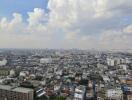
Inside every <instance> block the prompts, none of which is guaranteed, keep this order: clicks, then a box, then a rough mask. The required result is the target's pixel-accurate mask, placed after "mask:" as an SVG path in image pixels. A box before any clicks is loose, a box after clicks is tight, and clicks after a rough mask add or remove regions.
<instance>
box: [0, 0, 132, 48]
mask: <svg viewBox="0 0 132 100" xmlns="http://www.w3.org/2000/svg"><path fill="white" fill-rule="evenodd" d="M48 9H49V13H46V12H45V10H44V9H41V8H34V10H33V11H32V12H27V15H28V18H27V22H24V21H23V17H22V15H21V14H18V13H14V14H13V19H11V20H8V19H7V18H6V17H4V18H2V19H1V20H0V28H1V30H0V46H1V47H9V46H10V47H37V48H38V47H39V48H47V47H49V48H50V47H51V48H62V47H63V48H85V49H86V48H87V49H89V48H99V49H114V48H115V49H128V48H129V49H130V48H131V49H132V46H131V45H130V44H131V43H132V40H131V39H132V34H131V33H132V25H130V24H129V23H128V24H127V25H125V26H124V23H123V24H121V20H122V19H123V18H125V17H126V16H129V15H130V13H131V9H132V2H131V0H116V1H115V0H49V2H48ZM128 18H129V19H128V20H132V19H130V17H128ZM120 44H122V45H120Z"/></svg>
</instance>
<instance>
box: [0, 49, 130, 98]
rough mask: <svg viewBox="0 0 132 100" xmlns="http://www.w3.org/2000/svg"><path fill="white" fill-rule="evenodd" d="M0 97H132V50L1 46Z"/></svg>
mask: <svg viewBox="0 0 132 100" xmlns="http://www.w3.org/2000/svg"><path fill="white" fill-rule="evenodd" d="M0 100H132V53H127V52H115V51H96V50H89V51H88V50H77V49H71V50H52V49H51V50H49V49H1V50H0Z"/></svg>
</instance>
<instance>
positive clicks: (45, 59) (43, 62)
mask: <svg viewBox="0 0 132 100" xmlns="http://www.w3.org/2000/svg"><path fill="white" fill-rule="evenodd" d="M51 62H52V59H51V58H41V59H40V63H41V64H45V63H51Z"/></svg>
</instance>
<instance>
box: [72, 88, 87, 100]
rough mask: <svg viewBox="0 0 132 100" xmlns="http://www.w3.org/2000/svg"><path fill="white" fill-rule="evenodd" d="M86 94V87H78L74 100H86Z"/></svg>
mask: <svg viewBox="0 0 132 100" xmlns="http://www.w3.org/2000/svg"><path fill="white" fill-rule="evenodd" d="M85 93H86V87H85V86H82V85H80V86H78V87H76V88H75V93H74V100H84V96H85Z"/></svg>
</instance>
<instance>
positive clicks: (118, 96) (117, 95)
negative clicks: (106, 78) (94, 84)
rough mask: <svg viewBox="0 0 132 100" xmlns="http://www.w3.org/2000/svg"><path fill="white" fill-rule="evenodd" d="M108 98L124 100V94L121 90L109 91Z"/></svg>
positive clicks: (107, 92)
mask: <svg viewBox="0 0 132 100" xmlns="http://www.w3.org/2000/svg"><path fill="white" fill-rule="evenodd" d="M106 97H107V98H109V99H114V100H123V92H122V90H121V89H108V90H107V91H106Z"/></svg>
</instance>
